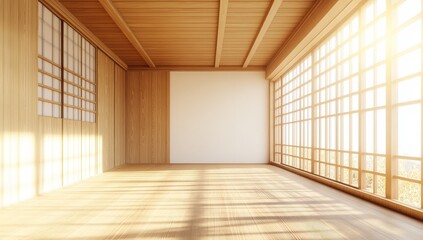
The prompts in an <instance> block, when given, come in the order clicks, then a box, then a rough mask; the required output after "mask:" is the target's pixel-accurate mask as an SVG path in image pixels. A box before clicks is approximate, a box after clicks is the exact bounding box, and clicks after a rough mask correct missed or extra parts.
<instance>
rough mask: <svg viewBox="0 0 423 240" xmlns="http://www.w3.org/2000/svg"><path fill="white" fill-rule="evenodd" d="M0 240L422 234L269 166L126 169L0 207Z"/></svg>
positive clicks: (406, 222)
mask: <svg viewBox="0 0 423 240" xmlns="http://www.w3.org/2000/svg"><path fill="white" fill-rule="evenodd" d="M0 239H43V240H47V239H57V240H59V239H88V240H90V239H254V240H257V239H372V240H375V239H407V240H410V239H423V223H421V222H418V221H415V220H413V219H410V218H408V217H405V216H402V215H400V214H397V213H394V212H391V211H389V210H386V209H384V208H381V207H378V206H376V205H373V204H370V203H367V202H365V201H362V200H360V199H357V198H354V197H352V196H349V195H346V194H344V193H341V192H338V191H336V190H333V189H331V188H328V187H326V186H324V185H321V184H318V183H315V182H312V181H310V180H307V179H305V178H302V177H300V176H297V175H294V174H292V173H289V172H286V171H284V170H282V169H279V168H277V167H274V166H270V165H161V166H126V167H123V168H121V169H118V170H115V171H112V172H107V173H105V174H103V175H101V176H99V177H95V178H92V179H90V180H88V181H85V182H83V183H80V184H77V185H74V186H71V187H68V188H65V189H62V190H59V191H55V192H52V193H50V194H47V195H44V196H40V197H38V198H35V199H32V200H29V201H26V202H23V203H20V204H17V205H14V206H12V207H8V208H5V209H2V210H0Z"/></svg>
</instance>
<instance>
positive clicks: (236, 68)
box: [128, 66, 266, 72]
mask: <svg viewBox="0 0 423 240" xmlns="http://www.w3.org/2000/svg"><path fill="white" fill-rule="evenodd" d="M130 70H143V71H192V72H195V71H265V70H266V68H265V66H249V67H247V68H243V67H240V66H221V67H219V68H216V67H214V66H159V67H156V68H149V67H146V66H129V68H128V71H130Z"/></svg>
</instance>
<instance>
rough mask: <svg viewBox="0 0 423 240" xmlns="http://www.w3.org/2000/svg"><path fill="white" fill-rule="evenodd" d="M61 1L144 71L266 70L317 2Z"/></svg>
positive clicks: (288, 0)
mask: <svg viewBox="0 0 423 240" xmlns="http://www.w3.org/2000/svg"><path fill="white" fill-rule="evenodd" d="M59 1H60V2H61V3H62V4H63V5H64V6H65V7H66V8H67V9H68V10H69V11H70V12H71V13H72V14H74V15H75V16H76V17H77V18H78V19H79V20H80V21H81V22H82V23H83V24H85V25H86V26H87V27H88V28H89V29H90V30H91V31H92V32H93V33H94V34H95V35H97V36H98V38H99V39H100V40H102V41H103V42H104V43H105V44H106V45H107V46H108V47H109V48H110V49H111V50H113V51H114V52H115V53H116V54H117V55H118V56H119V57H120V58H121V59H122V60H123V61H125V63H126V64H128V65H129V66H140V67H148V66H149V67H175V66H186V67H190V66H192V67H212V66H216V67H243V66H244V67H248V66H250V67H251V66H263V67H264V66H266V65H267V64H268V63H269V62H270V60H271V59H272V57H273V56H274V55H275V53H276V52H277V51H278V49H279V48H281V46H282V45H283V44H284V41H286V40H287V39H288V37H289V36H290V34H291V33H292V32H293V30H294V29H295V28H296V26H298V25H299V23H300V22H301V20H302V19H303V18H304V16H305V15H306V14H307V12H308V11H309V10H310V9H311V8H312V6H313V5H314V4H315V2H316V0H273V1H272V0H220V1H219V0H199V1H189V0H149V1H144V0H138V1H137V0H59ZM106 9H107V10H106ZM111 16H112V17H111ZM219 17H220V18H219ZM218 32H219V34H220V36H219V37H218Z"/></svg>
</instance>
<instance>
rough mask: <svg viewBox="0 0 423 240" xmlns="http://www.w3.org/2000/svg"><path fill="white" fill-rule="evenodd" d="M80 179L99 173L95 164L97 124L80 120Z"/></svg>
mask: <svg viewBox="0 0 423 240" xmlns="http://www.w3.org/2000/svg"><path fill="white" fill-rule="evenodd" d="M81 131H82V133H81V138H82V139H81V140H82V168H81V171H82V179H86V178H89V177H92V176H95V175H97V174H99V173H100V172H99V171H98V164H97V159H98V157H97V124H95V123H90V122H82V130H81Z"/></svg>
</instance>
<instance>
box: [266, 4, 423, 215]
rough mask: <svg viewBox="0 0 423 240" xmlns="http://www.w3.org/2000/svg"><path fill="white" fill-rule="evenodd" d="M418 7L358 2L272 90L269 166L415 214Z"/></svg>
mask: <svg viewBox="0 0 423 240" xmlns="http://www.w3.org/2000/svg"><path fill="white" fill-rule="evenodd" d="M421 5H422V1H417V0H369V1H367V2H366V3H365V4H363V6H361V7H360V8H359V10H358V11H357V12H356V13H355V14H353V15H352V16H350V17H349V18H348V19H347V20H346V21H345V22H344V23H343V24H342V25H341V26H340V27H339V28H338V29H336V30H335V31H334V32H332V33H331V34H330V35H329V36H327V37H326V38H325V39H323V40H322V42H321V43H320V44H319V45H317V46H316V47H315V48H314V49H313V51H312V52H311V53H309V54H308V55H306V56H304V57H303V58H302V59H301V60H300V61H298V62H297V63H296V64H295V65H294V66H293V67H292V69H290V70H289V71H287V72H286V73H284V75H283V76H282V78H281V79H280V80H278V81H277V82H275V94H274V96H275V99H274V108H275V109H274V110H275V112H274V117H275V119H274V123H275V126H274V131H275V133H274V137H275V139H274V142H275V147H274V149H275V153H274V154H275V156H274V161H275V162H277V163H279V162H281V163H282V164H285V165H289V166H292V167H295V168H299V169H302V170H305V171H310V168H309V167H308V164H309V162H312V165H313V167H312V169H311V172H312V173H314V174H316V175H320V176H322V177H325V178H328V179H332V180H334V181H338V182H341V183H344V184H347V185H350V186H352V187H356V188H359V189H361V190H363V191H365V192H368V193H369V194H376V195H379V196H382V197H386V198H389V199H393V200H396V201H399V202H401V203H405V204H407V205H410V206H414V207H418V208H421V207H422V200H421V196H422V186H421V185H422V177H421V173H422V168H423V166H422V164H421V160H422V154H423V153H422V151H421V149H422V145H423V143H422V124H423V123H422V114H423V110H422V108H423V106H422V101H423V99H422V96H421V95H422V84H421V81H422V71H421V69H422V56H423V48H422V6H421ZM310 66H311V67H310ZM309 69H311V71H310V70H309ZM308 72H311V76H309V75H308ZM310 79H312V80H310ZM308 84H311V85H312V86H311V89H312V93H311V96H312V97H311V102H310V87H308ZM280 91H281V93H280ZM281 98H282V101H280V99H281ZM310 104H311V107H310ZM280 106H281V107H280ZM280 108H282V112H281V113H280V112H279V111H280ZM310 109H311V113H310V112H309V111H310ZM280 117H282V121H281V122H280V121H279V118H280ZM310 121H311V122H312V123H311V127H310V124H309V122H310ZM280 126H282V129H280ZM310 142H311V145H310V144H309V143H310ZM279 144H281V146H282V154H281V152H280V148H279ZM310 149H311V150H312V151H313V154H312V156H310V155H309V150H310ZM280 154H281V155H282V159H280V158H279V155H280Z"/></svg>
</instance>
